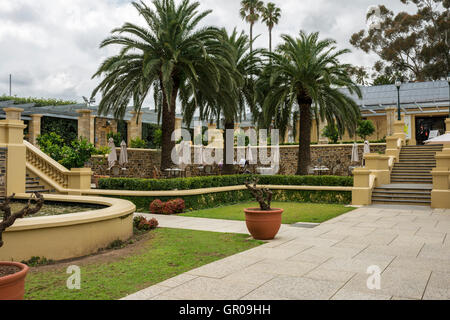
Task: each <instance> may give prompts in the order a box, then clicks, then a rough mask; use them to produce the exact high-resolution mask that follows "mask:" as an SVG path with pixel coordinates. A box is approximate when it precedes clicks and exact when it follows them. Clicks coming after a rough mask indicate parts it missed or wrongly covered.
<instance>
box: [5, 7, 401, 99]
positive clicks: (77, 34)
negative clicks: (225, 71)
mask: <svg viewBox="0 0 450 320" xmlns="http://www.w3.org/2000/svg"><path fill="white" fill-rule="evenodd" d="M146 1H148V0H146ZM199 1H200V3H201V7H202V9H212V10H213V13H212V14H211V15H210V16H209V17H207V18H206V19H205V24H209V25H215V26H220V27H221V26H225V27H226V28H227V29H229V30H232V29H233V28H234V27H235V26H236V27H237V28H238V29H239V30H245V31H246V32H248V28H249V27H248V25H246V24H245V23H244V22H243V21H242V20H241V18H240V16H239V7H240V0H199ZM272 2H275V3H276V4H277V5H278V6H279V7H281V9H282V13H283V15H282V18H281V21H280V24H279V25H278V26H277V27H276V28H275V30H274V41H275V42H277V41H278V38H279V35H280V34H283V33H288V34H291V35H295V34H297V33H298V31H299V30H300V29H303V30H306V31H308V32H313V31H320V33H321V36H322V37H331V38H334V39H336V40H337V41H338V46H339V47H340V48H350V49H352V53H351V54H348V55H347V57H346V58H345V62H350V63H353V64H355V65H366V66H370V65H372V63H373V62H374V61H375V57H374V56H371V55H367V54H365V53H364V52H362V51H359V50H356V49H355V48H351V45H350V43H349V39H350V36H351V35H352V34H353V33H354V32H357V31H359V30H361V29H363V28H365V25H366V21H365V13H366V11H367V9H368V7H369V6H371V5H374V4H385V5H386V6H387V7H389V8H391V9H392V10H394V11H395V12H398V11H399V10H404V9H406V8H407V7H406V6H404V5H403V4H401V2H400V1H399V0H272ZM125 21H128V22H134V23H139V24H143V21H142V20H141V18H140V17H139V16H138V15H137V14H136V12H135V9H134V8H133V7H132V6H131V0H95V1H94V0H70V1H68V0H0V95H3V94H8V93H9V74H12V75H13V91H12V93H13V95H17V96H25V97H30V96H32V97H45V98H59V99H71V100H76V101H79V102H81V101H82V96H83V95H85V96H89V95H90V94H91V92H92V90H93V88H94V87H95V86H96V84H97V82H98V80H91V76H92V74H93V73H94V72H95V70H96V68H97V67H98V65H99V64H100V62H101V61H102V60H103V59H105V58H106V57H107V56H109V55H111V54H113V53H114V52H115V49H113V48H110V49H99V48H98V46H99V43H100V42H101V41H102V40H103V39H104V38H105V37H107V36H108V34H109V32H110V30H111V29H113V28H115V27H119V26H121V25H122V24H123V22H125ZM255 33H256V34H261V36H260V37H259V38H258V40H257V42H256V45H257V46H259V47H268V35H267V29H266V27H265V26H264V25H262V24H258V25H257V26H256V28H255Z"/></svg>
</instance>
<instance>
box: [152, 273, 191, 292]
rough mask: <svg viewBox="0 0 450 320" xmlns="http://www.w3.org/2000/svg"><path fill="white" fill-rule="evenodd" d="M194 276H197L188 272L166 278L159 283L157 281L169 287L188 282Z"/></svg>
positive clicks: (160, 284)
mask: <svg viewBox="0 0 450 320" xmlns="http://www.w3.org/2000/svg"><path fill="white" fill-rule="evenodd" d="M195 278H197V276H193V275H190V274H186V273H183V274H180V275H179V276H176V277H174V278H171V279H168V280H166V281H163V282H161V283H158V285H159V286H163V287H169V288H175V287H178V286H179V285H182V284H184V283H186V282H189V281H191V280H194V279H195Z"/></svg>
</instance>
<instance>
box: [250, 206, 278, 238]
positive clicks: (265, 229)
mask: <svg viewBox="0 0 450 320" xmlns="http://www.w3.org/2000/svg"><path fill="white" fill-rule="evenodd" d="M244 211H245V221H246V223H247V229H248V231H250V234H251V235H252V236H253V238H254V239H256V240H272V239H274V238H275V236H276V235H277V234H278V231H280V228H281V217H282V214H283V212H284V210H283V209H272V210H271V211H262V210H261V209H259V208H250V209H245V210H244Z"/></svg>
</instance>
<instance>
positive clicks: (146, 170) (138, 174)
mask: <svg viewBox="0 0 450 320" xmlns="http://www.w3.org/2000/svg"><path fill="white" fill-rule="evenodd" d="M119 157H120V148H118V149H117V159H119ZM160 164H161V151H158V150H144V149H128V165H126V169H127V170H117V169H119V168H118V166H117V169H112V170H108V168H109V165H108V156H106V157H103V156H94V157H92V158H91V160H90V161H88V162H87V163H86V165H85V167H86V168H91V169H92V171H93V172H94V175H100V176H113V177H118V178H119V177H120V178H153V168H154V166H157V167H159V165H160ZM114 171H115V172H114ZM116 173H118V174H116Z"/></svg>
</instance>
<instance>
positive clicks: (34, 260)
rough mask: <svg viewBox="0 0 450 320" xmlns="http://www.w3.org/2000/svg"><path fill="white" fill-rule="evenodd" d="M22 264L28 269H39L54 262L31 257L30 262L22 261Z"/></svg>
mask: <svg viewBox="0 0 450 320" xmlns="http://www.w3.org/2000/svg"><path fill="white" fill-rule="evenodd" d="M22 263H23V264H26V265H27V266H29V267H40V266H46V265H49V264H54V263H55V261H53V260H51V259H50V260H48V259H47V258H45V257H43V258H41V257H31V259H30V260H26V261H22Z"/></svg>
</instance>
